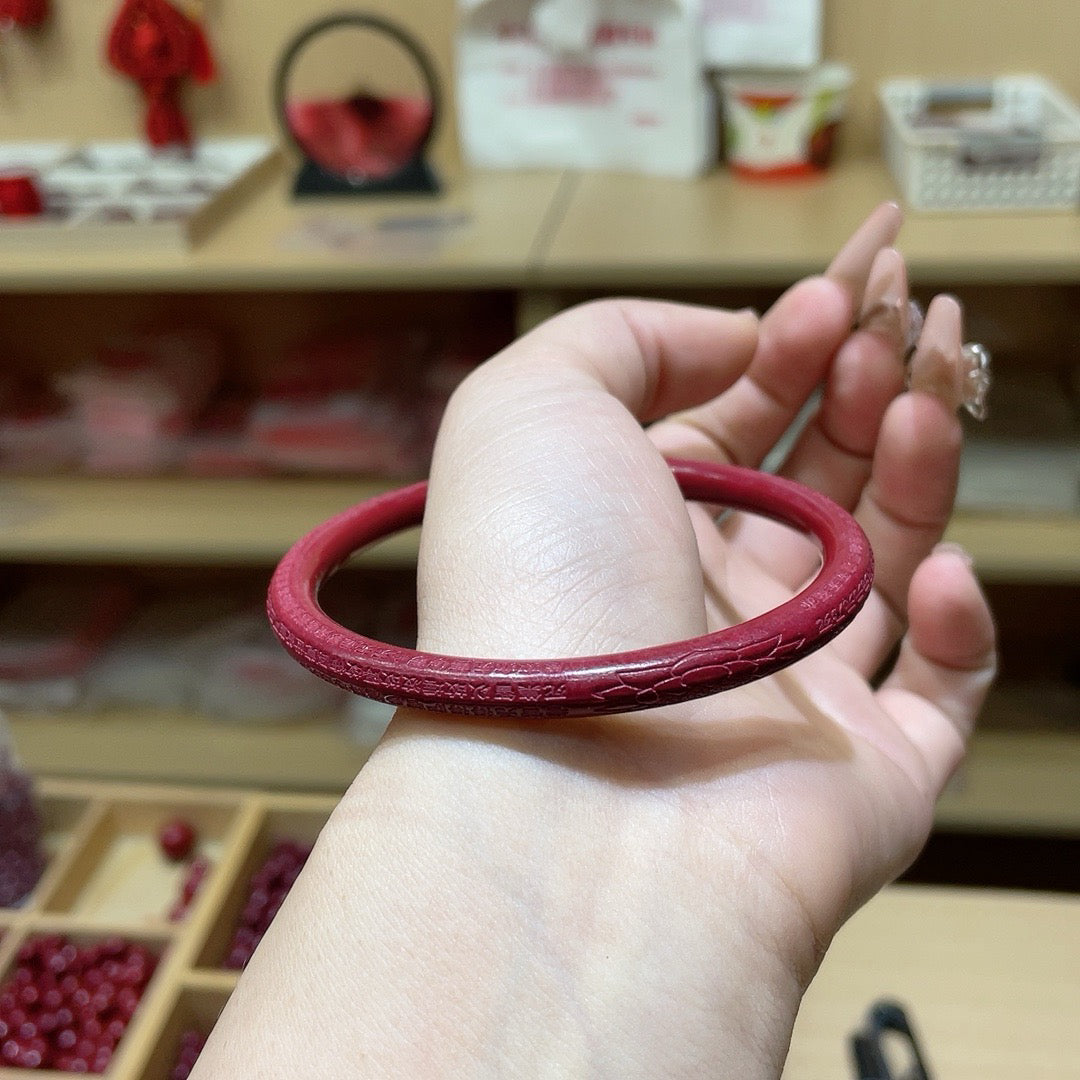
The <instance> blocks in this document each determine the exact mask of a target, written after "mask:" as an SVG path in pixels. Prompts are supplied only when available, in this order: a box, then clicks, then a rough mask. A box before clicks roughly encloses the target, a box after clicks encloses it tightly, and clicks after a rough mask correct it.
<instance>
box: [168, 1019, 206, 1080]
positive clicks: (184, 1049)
mask: <svg viewBox="0 0 1080 1080" xmlns="http://www.w3.org/2000/svg"><path fill="white" fill-rule="evenodd" d="M205 1045H206V1036H205V1035H204V1034H203V1033H202V1032H201V1031H196V1030H194V1029H192V1030H191V1031H185V1032H184V1034H183V1035H181V1036H180V1049H179V1050H178V1051H177V1052H176V1064H175V1065H173V1067H172V1070H171V1071H170V1073H169V1080H188V1077H189V1076H190V1075H191V1070H192V1069H193V1068H195V1062H196V1061H197V1060H198V1058H199V1055H200V1054H201V1053H202V1048H203V1047H204V1046H205Z"/></svg>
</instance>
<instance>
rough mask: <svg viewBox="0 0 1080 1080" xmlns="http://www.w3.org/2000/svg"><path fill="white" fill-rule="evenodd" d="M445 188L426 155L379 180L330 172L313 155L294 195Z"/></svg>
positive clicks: (416, 191) (404, 192) (395, 192)
mask: <svg viewBox="0 0 1080 1080" xmlns="http://www.w3.org/2000/svg"><path fill="white" fill-rule="evenodd" d="M441 191H442V186H441V185H440V183H439V180H438V177H437V176H436V175H435V172H434V170H433V169H432V168H431V167H430V166H429V165H428V163H427V162H426V161H424V159H423V158H416V159H414V160H413V161H410V162H409V164H408V165H406V166H405V167H404V168H403V169H402V170H401V171H400V172H396V173H394V175H393V176H387V177H383V178H382V179H379V180H364V179H361V180H357V181H355V182H354V181H352V180H349V179H348V177H345V176H338V175H336V174H334V173H329V172H327V171H326V170H325V169H323V168H322V167H321V166H319V165H317V164H316V163H315V162H314V161H311V160H310V159H309V160H307V161H305V162H304V164H303V166H302V167H301V169H300V171H299V172H298V173H297V174H296V180H295V181H294V182H293V196H294V197H295V198H306V197H309V196H315V195H438V194H439V193H440V192H441Z"/></svg>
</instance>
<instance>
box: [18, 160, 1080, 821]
mask: <svg viewBox="0 0 1080 1080" xmlns="http://www.w3.org/2000/svg"><path fill="white" fill-rule="evenodd" d="M287 180H288V177H287V175H286V173H285V171H282V172H281V173H280V174H279V175H278V176H276V177H274V178H271V179H270V180H269V181H268V182H267V184H266V186H265V187H264V188H263V189H262V190H261V191H259V192H258V193H257V194H256V195H255V196H254V197H253V198H252V200H251V201H250V202H249V203H248V204H246V205H245V206H244V207H243V208H242V209H241V210H240V211H239V212H237V213H236V214H235V215H234V216H233V217H232V218H231V219H229V220H228V221H227V222H225V223H224V224H223V225H222V226H221V227H220V229H219V230H218V231H217V232H216V233H215V234H214V235H213V236H212V237H211V238H210V239H209V241H207V242H206V243H205V244H204V245H203V246H201V247H199V248H197V249H196V250H194V251H193V252H191V253H190V254H182V253H166V254H165V255H153V256H151V255H145V254H141V253H137V252H127V253H124V254H122V255H120V254H118V255H112V254H109V253H108V252H101V251H98V252H91V251H87V252H81V253H76V254H74V255H73V254H72V253H70V252H67V253H63V254H61V253H48V252H44V253H37V254H34V255H30V254H29V253H26V252H19V253H17V254H16V253H13V254H11V255H10V256H8V257H5V258H4V259H3V260H0V292H6V293H7V294H8V296H7V298H6V299H0V315H2V316H3V317H4V318H5V320H6V321H7V323H8V324H9V325H11V324H13V323H17V320H18V318H19V314H20V312H21V311H29V312H32V313H33V315H34V322H35V325H37V326H38V330H37V331H36V332H38V333H41V334H44V335H46V336H48V335H49V334H51V333H53V332H54V331H53V330H50V328H49V327H48V326H45V325H44V324H45V322H46V319H45V318H44V317H43V314H42V313H43V312H44V313H48V312H50V311H55V312H56V313H57V314H62V313H63V312H64V311H65V310H72V311H77V312H79V313H81V314H85V313H86V312H87V311H88V310H89V307H88V305H92V304H94V303H101V304H106V305H107V304H112V305H114V306H116V305H118V304H121V303H122V304H123V305H124V306H127V305H135V306H136V307H137V306H138V305H139V304H142V303H147V304H149V303H151V302H154V303H160V302H162V298H165V301H167V302H168V303H170V304H174V305H175V307H177V308H182V307H183V304H184V303H185V302H186V301H190V302H191V303H196V302H197V303H205V302H206V298H207V297H208V296H209V297H211V298H213V297H221V298H227V299H228V303H225V304H221V305H219V306H220V308H221V309H222V310H235V312H236V313H237V318H238V320H239V321H238V325H241V326H244V327H247V328H248V329H250V328H252V327H255V328H259V327H261V325H262V324H263V323H264V322H265V321H266V317H265V316H266V312H267V311H268V310H269V309H270V308H272V307H273V306H274V304H276V303H278V302H279V301H280V300H281V298H283V297H297V298H299V299H298V300H297V303H298V304H300V305H301V306H303V305H305V304H307V303H308V301H309V300H310V301H311V306H312V309H313V310H314V309H316V308H317V309H318V310H319V311H322V310H323V308H322V307H320V306H319V305H320V304H323V303H324V302H329V299H328V298H330V297H331V296H333V297H337V298H338V299H339V300H340V298H341V297H355V298H356V301H357V302H358V303H367V304H368V306H369V307H371V308H372V310H376V309H377V308H379V307H380V306H384V307H385V306H386V304H385V303H384V301H389V300H391V299H392V300H393V303H394V304H395V305H398V307H397V308H395V309H394V310H395V312H398V311H405V310H407V309H408V305H409V304H411V303H414V302H415V303H416V304H418V305H421V306H422V305H424V304H433V305H442V304H449V303H452V302H455V301H456V299H457V298H460V299H462V300H464V299H465V298H468V297H469V296H472V295H474V294H476V293H478V292H491V293H495V294H500V295H503V296H505V297H506V298H507V301H508V303H510V304H512V305H513V306H514V307H515V308H516V310H517V312H518V319H517V321H518V325H519V327H524V326H526V325H529V324H531V323H533V322H535V321H536V320H537V319H538V318H540V317H542V316H543V315H544V314H545V313H548V312H550V311H552V310H555V309H557V308H558V307H560V306H561V305H562V304H564V303H567V302H571V301H573V300H574V299H577V298H578V297H580V296H581V295H595V294H602V293H605V292H608V293H610V292H616V291H638V290H650V291H656V290H665V291H666V292H667V294H668V295H676V296H678V295H686V296H688V297H691V298H696V297H698V296H700V295H702V294H707V293H708V292H709V291H710V290H720V291H721V292H722V291H723V290H724V289H728V290H732V289H747V290H753V289H758V290H769V289H773V290H775V289H776V288H779V287H782V286H783V285H786V284H788V283H789V282H791V281H793V280H795V279H797V278H798V277H800V276H803V275H805V274H808V273H813V272H816V271H818V270H820V269H821V268H822V267H823V266H824V265H825V264H826V263H827V261H828V259H829V258H830V257H831V254H832V253H833V252H834V251H835V250H836V249H837V247H838V246H839V245H840V244H841V243H842V242H843V240H844V239H845V237H846V236H847V235H848V233H849V232H850V230H851V229H852V228H853V227H854V226H855V225H856V224H857V222H858V221H859V220H860V219H861V218H862V217H863V216H864V214H865V213H866V211H867V210H868V209H870V207H872V206H873V205H874V204H876V203H877V202H879V201H880V200H882V199H884V198H889V197H894V196H895V192H894V189H893V187H892V184H891V181H890V180H889V178H888V176H887V174H886V172H885V170H884V168H883V166H882V165H881V163H880V162H878V161H876V160H873V159H868V160H853V161H849V162H846V163H843V164H841V165H840V166H838V167H837V169H836V170H835V171H834V172H833V173H831V174H830V175H829V176H827V177H826V178H824V179H821V180H817V181H813V182H809V183H806V184H802V185H798V186H787V187H784V188H782V189H776V188H771V187H759V186H754V185H748V184H746V183H742V182H739V181H738V180H736V179H735V178H733V177H731V176H730V175H728V174H726V173H722V172H721V173H717V174H715V175H713V176H710V177H707V178H705V179H704V180H701V181H696V182H674V181H664V180H653V179H646V178H640V177H612V176H604V177H601V176H578V175H572V174H560V173H554V172H548V173H526V174H493V175H467V174H463V175H451V176H450V178H449V181H448V191H447V194H446V196H445V197H443V198H440V199H436V200H419V199H410V200H403V201H394V202H389V203H387V202H378V201H371V202H363V203H359V202H355V201H354V202H349V203H346V204H341V203H336V202H335V203H333V204H332V205H330V206H327V205H325V204H319V203H314V204H302V205H299V204H294V203H289V202H288V201H287V200H286V196H285V192H286V185H287ZM331 216H332V218H333V220H334V222H335V223H336V227H337V228H338V229H339V230H342V231H343V232H344V234H345V235H346V236H347V237H349V238H351V239H350V242H349V243H347V244H344V246H343V247H342V248H340V249H338V250H333V251H331V250H323V251H316V250H302V249H301V248H300V247H298V246H297V244H296V242H295V241H296V238H297V236H298V235H299V234H300V232H301V231H302V230H303V229H304V228H306V227H308V226H309V225H310V223H311V221H313V220H315V219H317V218H319V217H331ZM901 246H902V248H903V250H904V252H905V255H906V257H907V259H908V263H909V266H910V269H911V275H912V280H913V282H914V284H915V286H916V288H929V287H933V288H950V289H957V290H964V289H969V288H976V289H983V290H988V294H989V295H990V296H991V303H990V304H989V307H991V308H992V309H993V311H994V313H995V314H999V313H1001V312H1004V313H1005V314H1004V316H1003V317H1005V318H1006V320H1007V322H1008V328H1010V329H1011V328H1013V327H1016V335H1017V338H1018V339H1022V340H1023V342H1024V343H1025V345H1026V346H1029V347H1031V348H1038V347H1039V343H1038V342H1037V341H1036V342H1035V344H1034V345H1032V343H1031V334H1032V328H1031V322H1032V320H1031V319H1030V318H1029V317H1028V315H1027V312H1028V311H1029V309H1030V305H1031V304H1032V303H1041V302H1042V301H1043V300H1047V301H1048V303H1049V307H1048V310H1049V312H1050V317H1051V321H1053V320H1054V319H1056V320H1057V322H1056V323H1055V324H1054V326H1053V327H1052V329H1051V331H1050V332H1051V333H1054V334H1057V335H1058V339H1057V340H1058V341H1059V343H1060V335H1061V333H1062V328H1063V327H1064V328H1065V332H1068V331H1069V329H1070V328H1071V329H1072V331H1073V332H1075V321H1074V318H1075V315H1074V313H1075V310H1076V309H1077V304H1076V301H1077V300H1080V215H1060V214H1059V215H1025V214H1016V215H1008V216H1002V215H995V216H987V215H972V216H959V215H957V216H948V217H943V216H932V215H922V216H917V215H912V216H911V217H910V219H909V221H908V222H907V224H906V226H905V230H904V233H903V236H902V238H901ZM1019 286H1022V287H1023V294H1022V297H1021V298H1020V299H1016V298H1014V297H1012V296H1011V293H1012V289H1013V287H1019ZM995 290H996V291H995ZM413 297H415V298H416V299H415V300H414V299H413ZM433 297H434V298H435V299H432V298H433ZM316 301H317V303H316ZM335 302H336V301H335ZM1010 304H1011V308H1010ZM110 310H112V309H110ZM200 310H201V309H200ZM304 310H307V309H306V308H305V309H304ZM421 310H422V307H421ZM245 312H247V314H246V315H245ZM1040 318H1041V316H1040ZM245 320H246V321H245ZM50 321H51V320H50ZM57 321H58V322H59V321H61V320H57ZM30 332H31V333H33V332H35V331H34V328H33V327H30ZM43 351H44V350H43ZM385 486H386V485H385V484H382V483H379V482H373V481H359V480H357V481H353V480H313V479H308V480H296V479H281V480H278V479H258V480H221V481H218V480H213V481H211V480H195V479H183V478H178V477H167V478H161V479H139V480H105V479H98V478H94V479H90V478H86V479H83V478H78V477H70V476H68V477H40V478H5V479H2V480H0V561H4V562H9V563H54V564H55V563H75V564H79V563H101V562H104V563H113V564H181V565H185V566H195V565H205V566H245V567H249V568H260V567H264V568H265V569H266V571H267V572H269V569H270V567H271V566H272V564H273V563H274V562H275V560H276V559H277V558H278V557H280V555H281V554H282V553H283V552H284V550H285V549H286V548H287V547H288V545H289V544H290V543H291V542H292V541H293V540H294V539H296V538H297V537H298V536H300V535H301V534H302V533H303V532H304V531H306V530H307V529H308V528H310V527H311V526H312V525H313V524H315V523H317V522H318V521H321V520H323V519H324V518H326V517H328V516H330V515H331V514H333V513H335V512H336V511H338V510H340V509H343V508H344V507H346V506H348V505H351V504H352V503H354V502H356V501H358V500H359V499H361V498H364V497H366V496H367V495H369V494H371V493H373V492H374V491H377V490H380V489H382V488H384V487H385ZM949 537H950V538H951V539H954V540H956V541H958V542H960V543H961V544H963V545H964V546H965V547H966V548H968V550H970V551H971V552H972V553H973V555H974V557H975V561H976V566H977V569H978V570H979V572H980V574H981V575H982V576H983V577H984V579H986V580H988V581H999V582H1033V583H1044V584H1045V583H1047V582H1049V583H1053V584H1054V585H1055V586H1058V587H1061V588H1068V589H1074V588H1076V587H1077V586H1080V517H1078V516H1076V515H1069V514H1060V515H1050V514H1037V515H1020V514H1011V513H1009V514H1005V513H1001V514H995V513H961V514H958V515H957V517H956V519H955V520H954V522H953V523H952V526H951V528H950V531H949ZM415 555H416V537H415V533H414V534H412V535H409V536H405V537H401V538H398V539H395V540H393V541H390V542H388V543H385V544H382V545H380V546H379V547H378V548H376V549H372V550H371V551H370V552H366V553H364V555H363V556H362V557H361V558H360V560H359V562H360V564H361V565H363V564H366V565H369V566H394V565H396V566H402V565H409V564H411V563H412V562H413V561H414V559H415ZM1077 700H1078V701H1080V694H1078V695H1077ZM1018 702H1019V704H1018ZM1067 708H1068V706H1066V710H1067ZM1040 709H1041V706H1040V703H1039V699H1038V696H1037V695H1034V696H1032V697H1031V698H1030V699H1025V698H1024V697H1023V695H1022V694H1021V695H1019V696H1018V695H1013V696H1012V697H1011V698H1010V699H1009V702H1008V707H1007V708H1001V709H997V708H996V706H995V703H994V702H993V701H991V704H990V706H989V708H988V713H987V718H988V723H987V730H986V732H985V734H982V735H980V736H979V737H978V739H977V742H976V746H975V751H974V752H973V754H972V756H971V760H970V762H969V764H968V767H967V769H966V772H965V780H964V786H963V787H962V788H957V789H956V790H955V791H953V792H952V793H950V795H949V796H948V798H946V800H945V801H944V802H943V804H942V808H941V815H942V817H941V820H942V821H943V822H945V823H947V824H948V825H949V826H950V827H953V828H958V827H959V828H976V829H1015V830H1021V831H1024V830H1035V831H1043V832H1065V833H1069V834H1080V807H1078V806H1077V805H1076V799H1075V797H1074V796H1073V792H1074V791H1075V778H1076V777H1077V776H1078V775H1080V728H1078V729H1076V730H1073V731H1071V732H1070V731H1069V730H1065V729H1064V727H1063V724H1062V722H1061V717H1060V715H1058V716H1056V717H1055V718H1054V723H1053V727H1054V728H1056V730H1054V731H1048V730H1046V728H1047V727H1048V726H1049V725H1047V724H1041V723H1040V722H1039V721H1040V717H1039V712H1040ZM995 710H996V712H995ZM1018 711H1019V712H1021V713H1024V714H1025V715H1028V716H1029V717H1030V722H1026V723H1024V724H1022V725H1018V724H1015V722H1014V721H1015V717H1016V715H1017V713H1018ZM1076 711H1077V714H1078V717H1080V705H1078V707H1077V710H1076ZM1059 712H1060V710H1059ZM12 719H13V726H14V728H15V732H16V737H17V738H18V740H19V745H20V749H21V750H22V752H23V754H24V756H25V757H26V759H27V761H28V763H29V764H30V765H31V767H33V768H34V769H35V770H38V771H41V772H49V773H53V774H56V773H67V774H69V775H73V776H75V775H86V776H93V777H97V778H108V777H110V776H112V777H116V776H122V777H126V778H138V779H146V780H153V781H165V782H191V781H201V782H213V783H225V784H227V783H234V784H241V785H258V786H266V787H271V788H287V787H291V788H307V789H318V790H325V791H338V790H341V789H342V788H344V787H345V786H346V785H347V783H348V782H349V781H350V780H351V779H352V777H353V775H355V772H356V770H357V769H358V768H359V767H360V765H362V763H363V760H364V756H365V751H363V749H362V748H360V747H357V746H354V745H351V744H350V742H349V740H348V737H347V735H346V733H345V732H344V729H343V727H342V725H341V724H340V723H339V722H337V721H334V720H329V719H322V720H316V721H312V722H311V723H307V724H296V725H285V726H273V727H270V726H254V727H229V726H226V725H222V724H218V723H214V722H212V721H209V720H206V719H204V718H201V717H193V716H189V715H176V714H169V715H162V714H151V713H145V714H144V713H139V714H131V713H125V714H112V715H107V716H96V717H80V716H70V715H48V716H40V715H35V716H32V715H30V714H16V715H15V716H14V717H13V718H12ZM1066 724H1067V721H1066ZM1013 728H1015V730H1013Z"/></svg>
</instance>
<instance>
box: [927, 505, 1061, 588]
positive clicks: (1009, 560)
mask: <svg viewBox="0 0 1080 1080" xmlns="http://www.w3.org/2000/svg"><path fill="white" fill-rule="evenodd" d="M945 536H946V539H947V540H951V541H953V542H955V543H957V544H960V545H961V546H962V547H963V548H965V549H966V550H967V551H968V552H970V553H971V555H972V556H973V558H974V559H975V569H976V571H977V572H978V574H979V576H980V577H981V578H982V579H983V580H985V581H1017V582H1019V581H1030V582H1056V583H1060V584H1066V583H1072V584H1075V583H1077V582H1080V517H1078V516H1075V515H1069V514H1031V515H1025V514H1005V513H996V514H982V513H971V512H960V513H957V514H956V516H955V517H954V518H953V520H952V522H951V524H950V525H949V528H948V531H947V532H946V534H945Z"/></svg>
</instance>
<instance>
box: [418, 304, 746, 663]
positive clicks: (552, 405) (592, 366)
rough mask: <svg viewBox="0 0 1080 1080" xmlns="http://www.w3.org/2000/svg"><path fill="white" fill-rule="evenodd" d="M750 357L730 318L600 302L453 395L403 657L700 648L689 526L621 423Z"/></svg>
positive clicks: (533, 337) (546, 330)
mask: <svg viewBox="0 0 1080 1080" xmlns="http://www.w3.org/2000/svg"><path fill="white" fill-rule="evenodd" d="M755 340H756V327H755V324H754V322H753V321H752V320H751V319H749V318H748V317H747V316H744V315H734V314H730V313H726V312H715V311H707V310H706V309H697V308H688V307H686V308H684V307H680V306H677V305H671V304H652V303H649V302H645V301H642V302H628V301H618V302H603V303H599V304H590V305H585V306H583V307H581V308H577V309H574V310H572V311H570V312H567V313H565V314H564V315H562V316H558V317H556V318H555V319H553V320H551V321H550V322H548V323H546V324H544V325H543V326H542V327H540V328H539V329H538V330H536V331H534V332H533V333H531V334H529V335H527V336H526V337H524V338H522V339H521V340H520V341H518V342H516V343H515V344H513V345H512V346H510V347H509V348H508V349H507V350H505V351H504V352H503V353H501V354H500V355H499V356H498V357H496V358H495V359H494V360H492V361H490V362H489V363H488V364H486V365H484V366H483V367H481V368H479V369H478V370H477V371H476V372H474V373H473V374H472V375H471V376H470V377H469V378H468V379H466V380H465V382H464V383H463V384H462V386H461V387H459V388H458V390H457V392H456V393H455V395H454V397H453V399H452V400H451V402H450V405H449V407H448V409H447V411H446V415H445V417H444V419H443V424H442V427H441V429H440V432H439V437H438V440H437V444H436V451H435V457H434V462H433V466H432V471H431V479H430V484H429V494H428V505H427V510H426V512H425V517H424V531H423V535H422V539H421V545H420V559H419V567H418V577H419V585H420V588H419V595H420V601H421V604H420V611H419V642H420V647H421V648H424V649H429V650H432V651H442V652H448V653H457V654H467V655H474V656H499V657H506V658H529V657H532V658H545V657H557V656H570V655H579V656H580V655H591V654H595V653H605V652H614V651H622V650H625V649H631V648H639V647H644V646H647V645H655V644H660V643H662V642H664V641H673V640H680V639H681V638H684V637H689V636H693V635H694V634H699V633H703V632H704V629H705V613H704V601H703V596H702V584H701V567H700V561H699V559H698V555H697V547H696V543H695V540H694V533H693V529H692V527H691V524H690V519H689V515H688V514H687V510H686V506H685V503H684V501H683V498H682V495H681V493H680V491H679V489H678V487H677V485H676V484H675V481H674V479H673V477H672V475H671V472H670V470H669V469H668V467H667V465H666V464H665V462H664V460H663V458H662V457H661V456H660V453H659V451H657V449H656V448H655V446H654V445H653V444H652V443H651V441H650V440H649V439H648V438H647V437H646V435H645V433H644V431H643V429H642V427H641V423H640V421H639V419H638V417H639V416H647V415H650V414H652V413H654V411H655V410H656V409H657V408H658V407H659V408H661V409H663V408H667V407H681V406H682V405H685V404H687V403H689V402H690V401H692V400H693V398H694V395H695V393H701V394H711V393H714V392H715V391H716V387H717V382H718V380H720V381H724V380H729V379H733V378H735V377H737V374H738V372H739V371H740V370H741V369H742V368H744V367H745V364H746V363H747V362H748V361H749V357H750V356H751V355H752V354H753V345H754V341H755ZM710 359H711V360H712V365H711V366H712V369H713V371H712V373H711V375H710V376H709V377H705V378H702V373H703V371H704V370H705V369H706V368H707V367H708V366H709V364H708V361H709V360H710Z"/></svg>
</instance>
